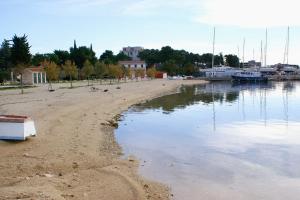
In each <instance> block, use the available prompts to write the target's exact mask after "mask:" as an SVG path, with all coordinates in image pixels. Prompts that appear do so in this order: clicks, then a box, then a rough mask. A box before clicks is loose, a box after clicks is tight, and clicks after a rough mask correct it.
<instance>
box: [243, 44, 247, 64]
mask: <svg viewBox="0 0 300 200" xmlns="http://www.w3.org/2000/svg"><path fill="white" fill-rule="evenodd" d="M245 43H246V39H245V38H244V42H243V68H244V64H245Z"/></svg>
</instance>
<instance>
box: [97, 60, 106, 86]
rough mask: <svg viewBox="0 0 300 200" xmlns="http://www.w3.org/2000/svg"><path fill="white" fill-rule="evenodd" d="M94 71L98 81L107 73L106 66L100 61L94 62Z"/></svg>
mask: <svg viewBox="0 0 300 200" xmlns="http://www.w3.org/2000/svg"><path fill="white" fill-rule="evenodd" d="M94 71H95V75H96V77H97V78H99V79H100V83H101V82H102V79H103V78H104V76H107V75H108V67H107V66H106V65H105V64H103V63H101V62H100V61H97V62H96V64H95V70H94Z"/></svg>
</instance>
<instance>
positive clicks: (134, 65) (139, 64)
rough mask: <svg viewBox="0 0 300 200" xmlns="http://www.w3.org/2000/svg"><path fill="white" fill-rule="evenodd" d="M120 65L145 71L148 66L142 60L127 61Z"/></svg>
mask: <svg viewBox="0 0 300 200" xmlns="http://www.w3.org/2000/svg"><path fill="white" fill-rule="evenodd" d="M119 64H120V65H122V66H123V67H126V68H130V69H145V70H146V67H147V64H146V62H145V61H142V60H127V61H120V62H119Z"/></svg>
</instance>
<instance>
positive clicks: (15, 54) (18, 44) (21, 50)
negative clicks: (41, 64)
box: [11, 35, 31, 66]
mask: <svg viewBox="0 0 300 200" xmlns="http://www.w3.org/2000/svg"><path fill="white" fill-rule="evenodd" d="M12 41H13V45H12V48H11V61H12V64H13V65H14V66H17V65H18V64H21V63H22V64H24V65H29V63H30V59H31V55H30V46H29V43H28V42H27V36H26V35H23V36H22V37H18V36H17V35H15V36H14V37H13V39H12Z"/></svg>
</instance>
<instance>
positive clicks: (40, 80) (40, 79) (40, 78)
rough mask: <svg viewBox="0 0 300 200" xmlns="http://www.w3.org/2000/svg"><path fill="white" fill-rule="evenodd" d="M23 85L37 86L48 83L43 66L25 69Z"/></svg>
mask: <svg viewBox="0 0 300 200" xmlns="http://www.w3.org/2000/svg"><path fill="white" fill-rule="evenodd" d="M23 83H24V84H25V85H36V84H45V83H47V74H46V72H45V70H44V68H43V67H42V66H39V67H29V68H25V69H24V72H23Z"/></svg>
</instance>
